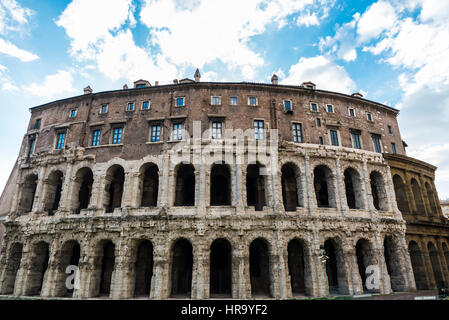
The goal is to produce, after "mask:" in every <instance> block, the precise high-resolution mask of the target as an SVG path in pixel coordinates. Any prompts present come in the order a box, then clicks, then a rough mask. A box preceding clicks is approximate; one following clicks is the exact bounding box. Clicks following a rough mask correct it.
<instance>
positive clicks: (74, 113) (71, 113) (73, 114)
mask: <svg viewBox="0 0 449 320" xmlns="http://www.w3.org/2000/svg"><path fill="white" fill-rule="evenodd" d="M77 112H78V110H77V109H72V110H71V111H70V117H71V118H75V117H76V114H77Z"/></svg>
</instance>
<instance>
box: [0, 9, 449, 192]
mask: <svg viewBox="0 0 449 320" xmlns="http://www.w3.org/2000/svg"><path fill="white" fill-rule="evenodd" d="M197 67H198V68H200V70H201V73H202V80H203V81H207V80H209V81H257V82H269V81H270V78H271V75H272V74H273V73H276V74H278V76H279V77H280V82H281V83H283V84H296V85H298V84H300V83H302V82H304V81H308V80H311V81H313V82H315V83H316V84H317V87H318V88H320V89H326V90H332V91H339V92H344V93H353V92H361V93H363V94H364V96H365V97H366V98H368V99H370V100H374V101H378V102H381V103H384V104H387V105H390V106H392V107H395V108H398V109H400V110H401V113H400V116H399V124H400V127H401V132H402V136H403V139H404V140H405V141H406V142H407V143H408V145H409V148H408V155H409V156H412V157H416V158H418V159H421V160H424V161H427V162H430V163H432V164H434V165H436V166H438V167H439V169H438V171H437V187H438V191H439V194H440V198H449V139H448V138H449V133H448V128H449V1H441V0H400V1H399V0H380V1H368V0H358V1H355V0H352V1H349V0H346V1H337V0H273V1H268V0H244V1H242V0H227V1H222V0H141V1H133V0H113V1H111V0H73V1H63V0H57V1H49V0H48V1H45V0H23V1H17V0H0V102H1V103H0V112H1V114H0V137H2V139H1V140H0V144H1V145H0V147H1V149H0V150H2V157H0V190H2V189H3V186H4V184H5V183H6V180H7V178H8V176H9V173H10V171H11V168H12V166H13V164H14V161H15V159H16V157H17V154H18V151H19V146H20V143H21V141H22V138H23V134H24V133H25V131H26V126H27V123H28V120H29V115H30V114H29V111H28V109H29V108H30V107H33V106H36V105H39V104H42V103H45V102H48V101H52V100H55V99H59V98H64V97H69V96H73V95H79V94H81V93H82V89H83V88H84V87H86V86H87V85H90V86H91V87H92V88H93V89H94V92H98V91H103V90H111V89H119V88H121V87H122V86H123V85H124V84H125V83H127V84H128V85H131V83H132V82H133V81H135V80H137V79H140V78H143V79H147V80H149V81H150V82H154V81H159V82H160V83H161V84H163V83H169V82H172V80H173V79H175V78H185V77H190V78H192V77H193V73H194V71H195V69H196V68H197Z"/></svg>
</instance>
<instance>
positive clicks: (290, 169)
mask: <svg viewBox="0 0 449 320" xmlns="http://www.w3.org/2000/svg"><path fill="white" fill-rule="evenodd" d="M281 172H282V176H281V184H282V199H283V202H284V209H285V211H296V207H299V201H298V196H299V195H298V189H299V188H298V180H299V175H298V174H297V172H298V168H297V167H296V166H295V165H293V164H292V163H287V164H285V165H283V166H282V170H281Z"/></svg>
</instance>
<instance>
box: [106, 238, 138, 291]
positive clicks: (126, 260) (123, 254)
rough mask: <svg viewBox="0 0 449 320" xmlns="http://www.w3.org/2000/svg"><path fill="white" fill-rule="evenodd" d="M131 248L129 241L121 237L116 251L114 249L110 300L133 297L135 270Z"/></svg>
mask: <svg viewBox="0 0 449 320" xmlns="http://www.w3.org/2000/svg"><path fill="white" fill-rule="evenodd" d="M131 248H132V244H131V240H129V239H127V238H123V235H122V237H121V240H120V243H119V246H118V250H117V248H116V249H115V252H116V256H115V263H114V271H113V273H112V278H111V293H110V297H111V299H129V298H132V297H133V293H134V284H135V277H134V271H135V270H134V260H133V252H132V250H131ZM117 251H118V252H117ZM117 253H118V254H117Z"/></svg>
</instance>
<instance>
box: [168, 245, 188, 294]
mask: <svg viewBox="0 0 449 320" xmlns="http://www.w3.org/2000/svg"><path fill="white" fill-rule="evenodd" d="M171 269H172V273H171V285H172V287H171V295H172V296H173V297H188V298H190V295H191V292H192V271H193V249H192V244H191V243H190V242H189V241H188V240H186V239H180V240H178V241H177V242H176V244H175V245H174V247H173V258H172V266H171Z"/></svg>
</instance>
